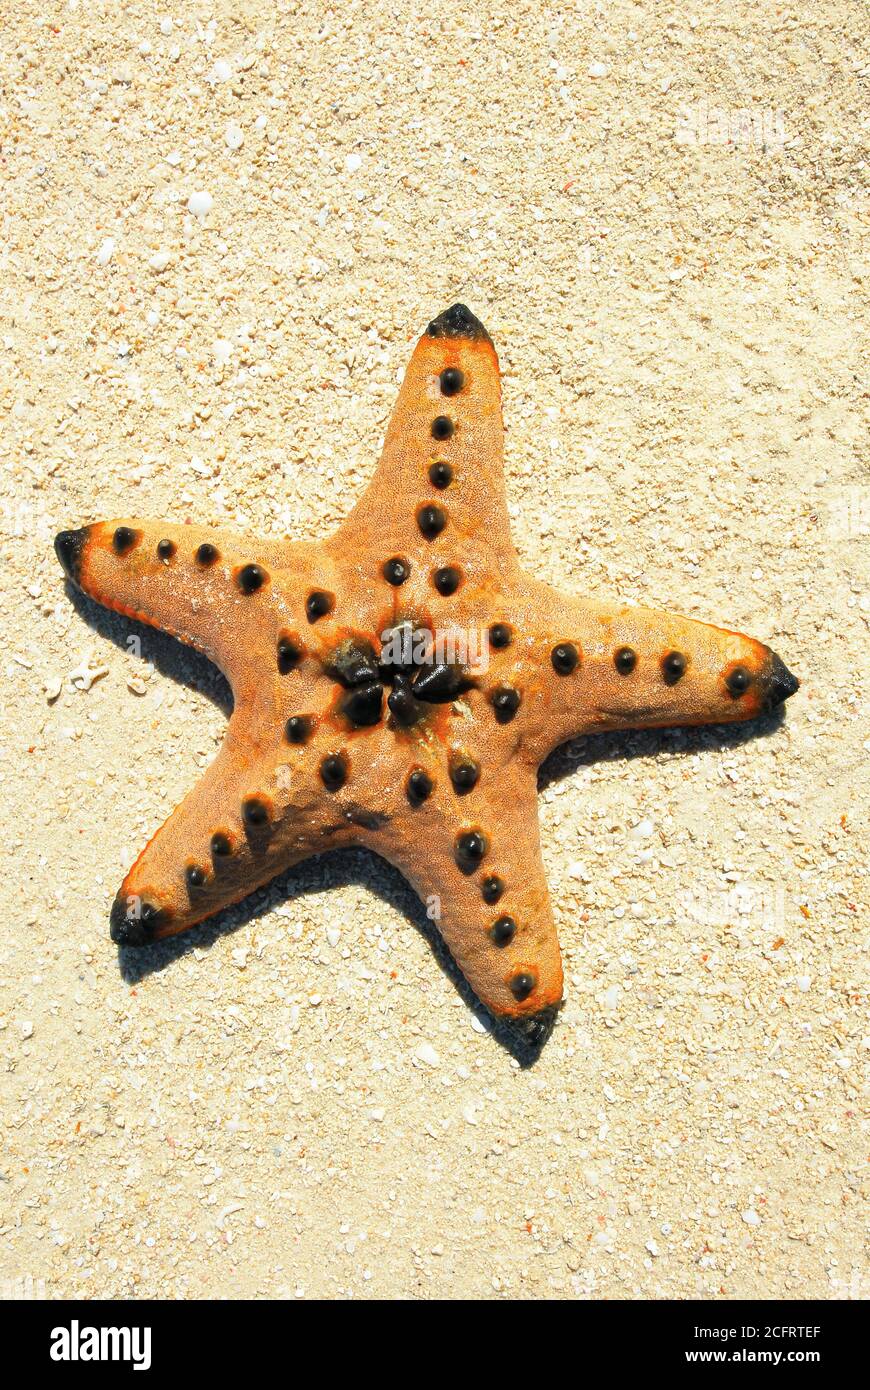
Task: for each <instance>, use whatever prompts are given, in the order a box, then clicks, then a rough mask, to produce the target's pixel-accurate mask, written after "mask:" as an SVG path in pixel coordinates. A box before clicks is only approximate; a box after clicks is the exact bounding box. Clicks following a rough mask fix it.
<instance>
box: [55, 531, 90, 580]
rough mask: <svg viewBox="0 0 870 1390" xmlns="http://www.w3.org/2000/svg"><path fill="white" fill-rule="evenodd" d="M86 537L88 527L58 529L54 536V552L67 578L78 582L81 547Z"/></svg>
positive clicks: (80, 567)
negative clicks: (68, 529)
mask: <svg viewBox="0 0 870 1390" xmlns="http://www.w3.org/2000/svg"><path fill="white" fill-rule="evenodd" d="M87 538H88V527H87V526H82V527H80V528H79V530H78V531H59V532H58V534H57V535H56V536H55V538H54V553H55V554H56V556H57V558H58V559H59V560H60V563H61V568H62V570H63V572H64V574H65V575H66V577H67V579H70V580H72V582H73V584H78V582H79V576H80V574H81V569H82V549H83V547H84V544H85V541H86V540H87Z"/></svg>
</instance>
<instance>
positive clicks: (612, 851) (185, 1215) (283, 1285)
mask: <svg viewBox="0 0 870 1390" xmlns="http://www.w3.org/2000/svg"><path fill="white" fill-rule="evenodd" d="M233 12H235V13H233ZM867 27H868V26H867V14H866V10H865V9H864V8H863V6H862V5H860V4H858V3H855V4H849V3H828V4H823V5H815V4H814V5H809V4H802V5H799V6H790V5H788V4H786V5H779V4H776V5H774V4H771V3H760V4H759V3H751V4H749V3H747V4H742V3H740V4H729V3H724V4H720V5H717V6H715V7H712V6H701V5H699V6H697V7H696V8H695V9H694V10H693V9H692V8H691V7H689V8H683V7H681V6H678V5H670V4H667V5H665V4H656V3H650V4H645V5H640V4H637V5H635V4H630V3H626V2H625V0H620V2H618V3H608V4H607V5H603V4H602V5H599V6H593V5H591V4H590V5H585V4H584V5H574V6H572V5H560V6H547V5H546V4H544V5H541V4H537V3H535V4H532V3H527V0H519V3H517V4H514V5H512V6H510V7H508V9H507V10H505V9H504V7H503V6H495V5H493V6H479V5H475V4H474V3H469V4H466V5H464V6H461V7H459V8H458V9H457V8H456V7H454V6H447V7H444V6H441V7H437V6H435V7H433V6H431V5H426V6H423V5H421V6H416V5H414V6H411V5H408V4H406V3H403V2H402V0H398V3H396V0H390V2H389V3H385V2H384V0H366V3H364V4H363V3H360V0H348V3H345V4H342V5H340V6H334V7H327V6H322V7H321V6H319V5H311V4H304V5H303V4H302V3H286V0H277V3H269V4H266V3H263V0H248V3H237V4H234V5H232V6H231V5H229V4H221V5H214V6H209V5H208V4H203V5H200V6H197V7H196V8H190V9H187V8H186V7H185V6H183V5H180V6H176V7H172V8H170V7H167V6H164V5H161V4H151V3H147V4H143V3H132V4H129V5H125V6H124V7H120V6H118V5H116V4H114V3H112V4H107V3H100V0H95V2H92V0H89V3H87V4H85V3H84V0H79V3H76V2H75V0H68V3H66V4H61V3H58V4H45V5H43V4H35V3H34V4H30V3H20V2H19V0H10V2H9V3H8V4H7V5H6V6H5V7H4V18H3V25H2V31H0V48H2V53H0V73H2V82H3V94H2V108H0V120H2V127H0V142H2V160H3V165H2V168H3V172H2V188H0V216H2V238H0V266H2V282H0V317H2V322H0V339H2V356H3V368H2V380H0V418H2V521H3V537H2V555H3V569H2V574H3V595H2V624H3V633H4V641H3V653H2V670H3V677H4V686H5V694H4V698H3V701H2V706H0V721H2V737H3V755H2V763H0V777H2V800H3V805H4V810H5V813H6V816H5V823H6V829H5V832H4V838H3V851H4V858H5V867H4V869H3V873H2V883H0V894H2V939H0V989H2V1022H0V1027H2V1032H0V1048H2V1056H3V1072H4V1076H3V1087H2V1118H0V1128H2V1173H0V1177H2V1182H0V1203H2V1211H0V1281H2V1288H3V1291H5V1292H7V1293H8V1292H15V1291H16V1290H17V1291H22V1290H25V1291H26V1290H27V1289H30V1290H31V1291H33V1292H35V1293H43V1294H44V1295H46V1296H48V1297H60V1296H65V1295H76V1296H78V1295H84V1296H89V1295H92V1296H103V1297H127V1296H131V1297H132V1296H137V1297H148V1296H155V1295H156V1296H162V1297H166V1296H172V1297H174V1296H180V1297H186V1298H215V1297H220V1296H225V1295H228V1296H231V1295H246V1296H259V1297H272V1298H274V1297H291V1298H292V1297H299V1298H303V1297H313V1296H318V1295H320V1296H327V1297H331V1298H332V1297H350V1296H353V1297H387V1296H400V1297H421V1298H435V1297H446V1298H453V1297H458V1296H470V1297H474V1298H498V1297H520V1298H526V1297H530V1298H542V1297H568V1298H574V1297H579V1298H594V1299H598V1298H614V1297H630V1298H660V1297H688V1298H691V1297H697V1296H707V1295H712V1296H715V1297H721V1298H723V1299H730V1298H737V1297H761V1298H764V1297H774V1296H785V1297H787V1298H798V1297H803V1296H806V1295H812V1296H816V1297H821V1298H851V1297H866V1296H867V1295H868V1292H870V1285H868V1281H867V1266H866V1264H865V1262H864V1254H863V1252H862V1248H861V1234H862V1231H863V1229H864V1227H865V1222H866V1207H864V1206H863V1201H864V1198H865V1196H866V1190H865V1188H864V1186H863V1184H864V1183H865V1182H866V1176H865V1175H864V1174H863V1171H862V1168H861V1164H862V1160H863V1157H864V1151H865V1148H866V1131H865V1130H862V1119H861V1100H862V1084H861V1078H862V1065H863V1062H864V1061H865V1060H866V1051H862V1048H866V1032H865V1031H863V1030H865V1029H866V1023H865V994H864V978H863V960H862V949H863V947H864V946H865V945H866V939H867V938H866V927H867V913H868V880H867V829H868V827H867V803H868V779H867V764H868V758H867V753H868V749H870V724H868V719H867V661H866V656H867V637H868V621H870V583H868V561H867V537H868V534H870V486H868V482H870V480H868V475H867V472H866V434H865V429H866V382H867V377H866V371H864V372H862V363H861V360H860V353H859V343H860V337H859V329H860V324H861V321H862V317H863V315H864V311H865V310H866V298H865V295H866V278H865V276H866V271H865V269H863V268H862V244H863V246H864V247H866V242H864V241H863V238H862V217H864V218H865V217H866V195H865V193H864V192H863V190H862V175H863V174H864V173H865V172H866V171H865V168H864V165H863V159H864V157H865V152H864V151H865V147H864V146H863V137H864V136H865V135H866V120H867V117H866V104H865V103H866V93H867V85H866V84H867V77H868V67H867V63H868V53H867V48H866V39H867ZM457 299H461V300H464V301H466V302H467V303H468V304H469V305H470V306H471V307H472V309H473V310H474V311H475V312H476V313H477V314H478V315H479V316H480V317H481V318H482V319H483V320H484V322H485V323H486V324H487V326H488V328H489V329H490V331H491V333H492V335H493V337H494V339H495V341H496V344H497V347H498V350H499V353H500V355H501V360H502V366H503V370H504V395H505V412H506V420H507V426H508V438H507V444H508V487H509V500H510V506H511V513H512V516H513V519H514V524H515V538H516V543H517V546H518V549H519V551H520V553H521V557H522V560H523V563H524V564H525V565H526V567H527V568H528V569H529V570H531V571H532V572H533V573H535V574H537V575H539V576H540V577H542V578H544V579H547V580H550V581H551V582H554V583H556V584H558V585H560V586H561V587H563V588H565V589H568V590H571V591H574V592H578V593H580V592H587V593H590V594H595V595H602V596H605V595H610V594H620V595H622V596H624V597H626V598H628V599H632V600H639V601H644V602H647V603H654V604H657V605H661V606H667V607H672V608H674V609H676V610H678V611H683V612H685V613H686V614H688V615H690V616H693V617H700V618H705V619H708V620H710V621H713V622H719V623H723V624H725V625H728V626H734V627H737V628H740V629H742V630H744V631H747V632H750V633H752V634H753V635H755V636H758V637H760V638H762V639H763V640H765V641H769V642H770V643H771V645H772V646H773V647H774V648H775V649H776V650H778V651H779V652H780V653H781V655H782V656H783V658H784V659H785V660H786V661H787V663H788V664H789V666H790V667H792V669H793V670H794V671H795V672H796V673H797V674H798V675H799V676H800V677H801V679H802V682H803V685H802V689H801V691H800V692H799V694H798V695H797V696H795V698H794V699H792V700H791V701H790V702H789V706H788V711H787V716H786V718H785V720H784V722H782V723H779V722H778V721H776V720H768V721H767V722H764V723H762V724H761V725H760V726H756V727H754V728H752V729H749V730H743V731H738V732H736V733H735V732H733V731H732V732H731V733H730V734H727V733H725V732H723V731H721V730H715V729H714V730H706V731H702V732H696V733H694V732H690V733H681V732H664V733H648V734H642V735H635V736H627V737H616V736H610V737H600V738H593V739H588V740H578V741H577V742H575V743H574V744H571V745H569V746H568V747H566V748H565V749H563V750H562V751H561V752H560V753H559V754H558V755H557V756H556V757H555V758H554V759H553V760H551V762H550V764H549V765H548V767H546V768H545V769H544V771H543V775H542V779H541V786H542V790H541V797H540V811H541V817H542V826H543V843H544V854H545V860H546V866H547V871H548V875H549V880H550V884H551V890H552V896H553V901H554V905H555V912H556V917H557V921H558V924H559V929H560V935H561V941H562V947H563V951H564V956H565V964H566V1002H565V1007H564V1010H563V1012H562V1014H561V1016H560V1020H559V1023H558V1025H557V1027H556V1029H555V1031H554V1033H553V1036H552V1037H551V1039H550V1041H549V1042H548V1044H547V1046H546V1047H545V1049H544V1051H543V1053H542V1055H541V1057H540V1059H539V1060H538V1061H537V1063H536V1064H535V1065H534V1066H530V1067H525V1066H522V1065H521V1064H520V1060H519V1059H517V1058H516V1057H514V1056H512V1055H511V1053H510V1051H509V1050H508V1049H507V1048H506V1047H505V1046H504V1045H503V1043H502V1042H501V1041H500V1039H499V1037H498V1036H495V1035H493V1033H492V1031H491V1029H490V1026H489V1024H488V1022H487V1021H486V1020H485V1019H484V1018H483V1017H482V1016H481V1015H480V1013H479V1011H478V1010H475V1008H474V1005H473V1001H470V1000H469V999H468V996H467V995H466V994H465V993H464V992H463V991H462V990H461V988H459V987H458V985H457V981H456V978H455V976H454V975H453V974H451V973H450V971H449V970H447V969H445V968H444V966H443V964H441V963H439V960H438V958H437V956H436V955H435V954H434V953H433V949H432V945H431V942H430V941H429V939H428V938H427V936H426V934H425V932H424V931H423V930H422V929H421V923H422V921H423V915H422V912H421V911H420V909H419V908H418V907H417V905H416V903H415V901H414V899H413V897H412V895H411V894H410V893H409V891H408V890H407V889H406V888H405V887H404V885H403V883H402V882H401V880H400V879H399V878H398V876H397V875H395V874H394V873H393V872H392V871H390V870H389V869H387V868H386V867H385V866H384V865H383V864H382V863H380V862H379V861H378V860H376V859H374V858H372V857H369V856H367V855H365V854H363V853H357V854H348V855H345V856H344V857H341V858H335V859H332V860H330V859H324V860H321V861H318V862H310V863H309V864H307V865H306V866H304V868H302V869H301V870H299V871H297V872H294V873H292V874H289V875H288V876H287V877H286V878H285V879H283V880H281V881H279V882H277V883H275V884H274V885H273V886H272V887H271V888H270V889H269V890H268V891H266V892H262V893H260V894H259V895H257V896H256V897H255V899H254V900H253V902H252V903H249V904H248V905H247V907H246V908H244V909H237V910H235V911H234V912H232V913H230V914H229V915H228V916H227V917H225V918H223V919H222V920H221V922H220V923H219V924H218V925H217V926H214V925H212V926H208V925H206V926H203V927H200V928H198V929H196V930H195V931H194V932H193V933H192V934H190V936H188V937H186V938H182V939H180V940H178V941H177V942H171V943H168V944H166V945H164V946H163V947H161V948H158V949H156V950H154V951H153V952H152V953H149V954H146V955H144V956H143V955H141V954H140V955H135V956H134V955H132V954H131V953H124V954H122V956H121V957H120V958H119V955H118V951H117V949H116V948H115V947H114V946H113V945H112V944H111V943H110V941H109V936H108V911H109V906H110V903H111V900H112V898H113V896H114V893H115V891H116V889H117V887H118V884H119V883H120V880H121V878H122V877H123V873H124V870H125V868H126V866H127V865H129V864H130V862H131V861H132V859H133V858H134V857H135V855H136V854H137V853H138V851H139V849H141V847H142V846H143V845H144V844H145V842H146V840H147V839H148V837H149V836H150V835H151V834H152V833H153V831H154V830H155V829H156V828H157V826H158V825H159V824H160V823H161V821H162V820H163V819H164V818H165V817H166V815H167V814H168V813H169V811H170V810H171V809H172V807H173V806H174V805H175V803H176V802H177V801H178V800H180V798H181V797H182V795H183V794H184V793H185V792H186V791H187V790H188V789H189V788H190V787H191V786H192V785H193V783H194V782H195V781H196V779H197V777H198V775H199V773H200V771H201V769H202V768H203V767H204V766H205V765H206V764H207V763H208V762H209V760H210V759H211V758H212V757H213V755H214V753H215V749H216V748H217V746H218V743H219V740H220V738H221V734H222V730H223V728H224V725H225V715H226V704H227V692H226V688H225V686H224V685H223V684H222V682H221V680H220V679H219V678H218V677H217V675H216V673H215V672H214V671H213V670H212V668H210V667H209V666H208V665H207V663H205V662H203V661H200V660H198V659H196V658H194V657H193V656H191V655H190V654H189V653H187V652H185V651H184V650H182V649H181V648H179V647H177V646H176V645H175V644H174V643H173V642H172V641H171V640H169V639H165V638H162V637H160V636H158V635H155V634H153V633H151V632H149V631H147V630H146V629H140V628H136V627H134V626H132V625H131V624H129V623H127V622H125V621H124V620H122V619H120V618H114V617H111V616H110V615H107V614H105V613H104V612H103V611H101V610H98V609H97V608H96V607H95V606H94V605H93V604H91V603H89V602H87V601H86V600H82V599H79V600H76V599H75V598H74V596H72V595H71V594H70V593H69V592H68V591H67V590H66V588H65V585H64V581H63V577H62V575H61V572H60V569H59V567H58V564H57V562H56V560H55V557H54V554H53V552H52V548H51V540H52V537H53V534H54V532H55V531H56V530H58V529H60V528H61V527H64V526H70V525H79V524H82V523H83V522H85V521H89V520H94V519H97V518H100V517H111V516H117V515H128V514H133V515H137V514H139V515H143V516H150V517H167V518H174V519H176V520H182V519H185V518H188V519H192V520H197V521H205V520H214V521H217V522H220V523H226V524H232V525H239V526H250V527H252V528H254V529H256V530H258V531H261V532H264V533H266V534H274V535H287V534H290V535H293V536H297V537H311V538H314V537H317V536H320V535H322V534H324V533H325V531H326V530H327V529H330V528H331V527H332V526H334V525H335V523H336V522H337V521H338V519H339V518H340V517H341V516H343V515H344V513H345V512H346V511H347V510H348V508H349V506H350V504H351V503H352V502H353V501H354V500H355V498H356V497H357V496H358V495H359V493H360V491H361V489H362V488H363V486H364V484H365V482H366V481H367V479H368V478H369V477H370V476H371V472H372V470H373V467H374V464H375V461H376V458H377V454H378V452H379V448H380V442H381V437H382V433H383V430H384V426H385V423H386V420H387V417H388V414H389V412H390V410H391V408H392V405H393V402H394V398H395V393H396V388H397V383H398V381H399V380H400V378H401V374H402V372H403V369H404V366H405V363H406V361H407V358H408V355H409V352H410V350H411V347H412V345H413V342H414V341H415V340H416V337H417V336H418V334H419V333H420V332H421V331H422V329H423V327H424V326H425V324H426V322H427V321H428V320H429V319H430V318H431V317H432V315H433V314H434V313H436V312H438V311H439V310H441V309H443V308H445V307H446V306H447V305H448V304H450V303H452V302H453V301H454V300H457ZM862 1141H864V1142H862ZM28 1281H30V1282H28Z"/></svg>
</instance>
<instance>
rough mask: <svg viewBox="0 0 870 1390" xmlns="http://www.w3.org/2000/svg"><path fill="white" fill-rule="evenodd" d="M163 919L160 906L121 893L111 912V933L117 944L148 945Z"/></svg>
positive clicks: (163, 915)
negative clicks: (141, 901)
mask: <svg viewBox="0 0 870 1390" xmlns="http://www.w3.org/2000/svg"><path fill="white" fill-rule="evenodd" d="M162 921H165V914H164V913H163V912H162V911H161V909H160V908H158V907H154V906H153V904H152V903H140V902H139V901H138V900H137V899H135V898H132V897H126V896H124V895H123V894H120V893H119V894H118V897H117V898H116V899H115V901H114V902H113V904H112V911H111V912H110V914H109V935H110V936H111V938H112V940H113V941H114V942H115V945H116V946H148V945H149V944H150V943H151V942H152V941H153V940H154V932H155V930H156V929H157V927H158V925H159V924H160V923H161V922H162Z"/></svg>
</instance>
